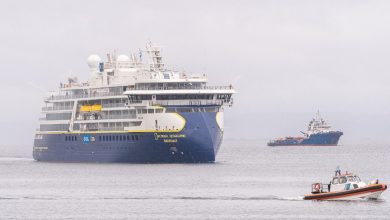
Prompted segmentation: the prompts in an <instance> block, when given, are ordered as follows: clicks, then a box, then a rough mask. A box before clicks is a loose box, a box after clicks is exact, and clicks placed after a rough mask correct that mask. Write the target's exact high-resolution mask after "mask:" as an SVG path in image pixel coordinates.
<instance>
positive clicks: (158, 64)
mask: <svg viewBox="0 0 390 220" xmlns="http://www.w3.org/2000/svg"><path fill="white" fill-rule="evenodd" d="M146 52H147V53H148V55H149V64H150V69H151V70H154V71H158V70H160V71H161V70H164V69H165V64H164V63H163V62H162V56H161V47H159V46H153V45H152V42H149V43H148V44H147V45H146Z"/></svg>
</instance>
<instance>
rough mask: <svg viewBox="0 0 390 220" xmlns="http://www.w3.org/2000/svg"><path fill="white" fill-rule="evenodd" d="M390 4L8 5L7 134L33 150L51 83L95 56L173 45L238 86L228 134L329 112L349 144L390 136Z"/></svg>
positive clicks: (175, 56)
mask: <svg viewBox="0 0 390 220" xmlns="http://www.w3.org/2000/svg"><path fill="white" fill-rule="evenodd" d="M389 12H390V2H389V1H340V0H338V1H312V0H310V1H242V0H240V1H199V0H197V1H70V0H66V1H53V0H50V1H15V0H13V1H4V0H3V1H1V3H0V49H1V51H0V60H1V62H0V63H1V80H0V99H1V102H2V104H1V106H2V108H1V110H0V113H1V114H0V119H1V125H0V140H1V143H2V145H8V146H10V145H23V146H26V147H27V148H26V149H29V150H30V149H31V148H30V147H31V146H32V143H33V134H34V131H35V129H36V128H37V127H38V117H40V109H41V107H42V105H43V96H44V95H45V94H44V91H45V90H46V91H47V90H54V89H56V88H57V87H58V85H59V83H60V81H65V80H66V79H67V77H68V76H78V77H79V78H80V79H86V78H87V76H88V67H87V65H86V59H87V57H88V55H90V54H94V53H97V54H100V55H101V56H102V57H103V56H104V55H105V53H106V52H107V51H112V50H114V49H117V50H118V51H119V52H120V53H129V52H131V51H133V52H136V51H138V48H140V47H144V46H145V44H146V42H148V41H149V40H151V41H153V42H154V43H155V44H158V45H162V46H164V51H163V52H164V56H165V57H164V58H165V62H166V63H167V65H168V67H170V68H173V69H178V70H185V71H186V72H187V73H206V74H207V75H208V77H209V79H210V84H213V85H229V84H230V83H233V85H234V86H235V87H236V89H237V92H238V94H236V95H235V97H234V107H233V108H231V109H228V110H227V111H226V114H225V123H226V126H227V128H226V138H253V139H255V138H256V139H264V140H266V139H268V138H272V137H278V136H285V135H298V134H299V131H300V130H304V129H306V127H307V123H308V121H309V120H310V119H311V118H312V117H313V116H314V114H315V112H316V111H317V110H318V109H319V110H320V111H321V112H322V115H323V116H324V117H325V118H326V119H327V120H328V121H329V122H330V123H331V124H332V125H333V126H334V128H335V129H340V130H342V131H344V133H345V135H344V136H343V137H342V139H341V143H342V144H355V143H378V144H379V143H380V144H390V135H389V131H390V114H389V111H390V100H389V99H390V96H389V94H390V86H389V83H390V76H389V58H390V43H389V39H390V26H389V24H390V13H389Z"/></svg>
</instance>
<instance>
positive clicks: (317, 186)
mask: <svg viewBox="0 0 390 220" xmlns="http://www.w3.org/2000/svg"><path fill="white" fill-rule="evenodd" d="M314 189H315V190H316V192H319V191H320V190H321V184H319V183H316V184H315V185H314Z"/></svg>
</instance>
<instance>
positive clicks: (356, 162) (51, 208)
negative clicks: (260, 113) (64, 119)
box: [0, 140, 390, 219]
mask: <svg viewBox="0 0 390 220" xmlns="http://www.w3.org/2000/svg"><path fill="white" fill-rule="evenodd" d="M337 165H340V167H341V168H342V170H343V171H345V169H347V170H348V171H351V172H356V173H358V174H359V175H360V177H361V178H362V179H363V180H364V181H370V180H372V179H374V178H376V177H378V178H379V180H380V181H384V182H387V183H390V151H389V146H370V145H368V146H352V145H351V146H338V147H313V146H307V147H306V146H305V147H302V146H297V147H295V146H294V147H273V148H272V147H266V146H265V141H238V140H236V141H233V140H225V142H224V144H223V146H222V149H221V152H220V154H219V155H218V158H217V162H216V163H212V164H86V163H42V162H35V161H33V160H32V159H31V158H30V157H29V155H26V157H25V158H20V157H15V156H13V155H5V156H0V219H314V218H316V219H373V218H375V219H390V191H386V192H384V193H383V194H382V198H381V200H378V201H358V202H334V201H333V202H332V201H322V202H318V201H317V202H316V201H303V200H302V199H301V198H302V197H301V196H302V195H303V194H305V193H309V192H310V187H311V183H312V182H315V181H322V182H329V181H330V178H331V176H332V174H333V171H334V169H335V167H336V166H337Z"/></svg>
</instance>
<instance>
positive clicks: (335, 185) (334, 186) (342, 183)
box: [330, 173, 366, 192]
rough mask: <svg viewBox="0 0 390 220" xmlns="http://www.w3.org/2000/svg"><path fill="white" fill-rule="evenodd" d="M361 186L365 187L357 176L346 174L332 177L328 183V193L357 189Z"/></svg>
mask: <svg viewBox="0 0 390 220" xmlns="http://www.w3.org/2000/svg"><path fill="white" fill-rule="evenodd" d="M363 186H366V184H365V183H364V182H362V181H361V180H360V178H359V176H357V175H354V174H352V173H346V174H343V175H338V176H334V177H333V179H332V181H331V183H330V192H335V191H341V190H350V189H357V188H359V187H363Z"/></svg>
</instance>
